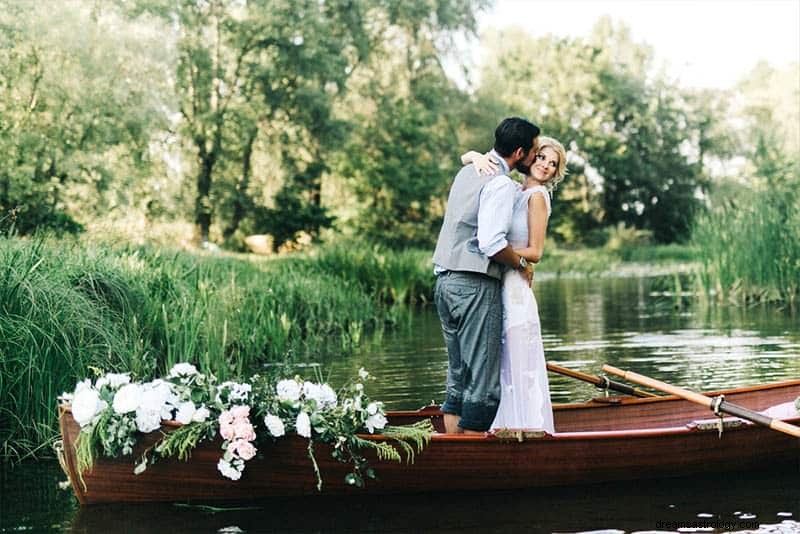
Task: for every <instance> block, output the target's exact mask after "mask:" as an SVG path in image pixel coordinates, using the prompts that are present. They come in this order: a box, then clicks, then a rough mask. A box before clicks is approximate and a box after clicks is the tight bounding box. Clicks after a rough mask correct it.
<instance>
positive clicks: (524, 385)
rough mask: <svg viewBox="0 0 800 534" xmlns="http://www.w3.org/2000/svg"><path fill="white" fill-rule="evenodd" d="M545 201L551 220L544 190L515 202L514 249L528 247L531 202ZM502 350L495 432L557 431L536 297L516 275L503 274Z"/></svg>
mask: <svg viewBox="0 0 800 534" xmlns="http://www.w3.org/2000/svg"><path fill="white" fill-rule="evenodd" d="M533 194H541V195H543V196H544V199H545V202H546V204H547V216H548V217H549V216H550V195H549V194H548V192H547V189H545V188H544V187H543V186H533V187H531V188H529V189H526V190H522V189H521V188H520V190H519V191H518V192H517V195H516V197H515V200H514V211H513V216H512V222H511V231H510V232H509V233H508V236H507V239H508V242H509V243H510V244H511V246H512V247H513V248H525V247H527V246H528V199H529V198H530V197H531V195H533ZM502 298H503V350H502V355H501V359H500V387H501V390H500V406H499V408H498V409H497V415H496V416H495V419H494V422H493V423H492V429H501V428H513V429H541V430H545V431H547V432H549V433H553V432H554V428H553V407H552V405H551V403H550V387H549V385H548V381H547V368H546V366H545V359H544V345H543V344H542V330H541V326H540V324H539V310H538V308H537V306H536V298H535V297H534V295H533V291H532V290H531V288H530V287H528V284H527V282H526V281H525V279H524V278H523V276H522V275H521V274H520V273H519V272H518V271H516V270H509V271H508V272H506V273H505V274H504V275H503V291H502Z"/></svg>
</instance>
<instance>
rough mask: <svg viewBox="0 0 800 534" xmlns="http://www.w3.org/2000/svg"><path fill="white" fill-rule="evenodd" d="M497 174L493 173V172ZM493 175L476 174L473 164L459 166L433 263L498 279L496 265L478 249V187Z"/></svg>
mask: <svg viewBox="0 0 800 534" xmlns="http://www.w3.org/2000/svg"><path fill="white" fill-rule="evenodd" d="M495 176H497V175H495ZM493 178H494V176H486V175H483V176H479V175H478V173H477V171H476V170H475V167H474V166H473V165H467V166H466V167H463V168H462V169H461V170H460V171H459V173H458V174H457V175H456V178H455V180H453V185H452V186H451V187H450V196H449V197H448V198H447V209H446V210H445V212H444V222H443V223H442V230H441V231H440V232H439V240H438V241H437V242H436V250H435V251H434V253H433V263H434V264H436V265H438V266H439V267H442V268H444V269H447V270H448V271H470V272H476V273H483V274H487V275H489V276H491V277H492V278H497V279H499V278H500V277H501V275H502V267H501V266H500V264H498V263H495V262H493V261H491V260H490V259H489V258H488V257H486V256H484V255H483V254H481V251H480V250H479V249H478V237H477V232H478V201H479V199H480V192H481V188H483V186H484V185H486V184H487V183H489V182H490V181H491V180H492V179H493Z"/></svg>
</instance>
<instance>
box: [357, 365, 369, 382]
mask: <svg viewBox="0 0 800 534" xmlns="http://www.w3.org/2000/svg"><path fill="white" fill-rule="evenodd" d="M358 377H359V378H360V379H361V380H366V379H367V377H369V373H368V372H367V371H366V370H365V369H364V368H363V367H362V368H360V369H359V370H358Z"/></svg>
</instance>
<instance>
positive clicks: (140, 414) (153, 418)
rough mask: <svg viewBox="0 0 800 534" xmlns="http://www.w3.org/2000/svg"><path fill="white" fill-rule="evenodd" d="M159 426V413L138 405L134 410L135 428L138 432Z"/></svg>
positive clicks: (152, 429) (156, 428) (148, 430)
mask: <svg viewBox="0 0 800 534" xmlns="http://www.w3.org/2000/svg"><path fill="white" fill-rule="evenodd" d="M159 428H161V413H160V412H158V411H154V410H146V409H143V408H142V407H139V409H138V410H136V429H137V430H138V431H139V432H144V433H145V434H147V433H148V432H152V431H154V430H158V429H159Z"/></svg>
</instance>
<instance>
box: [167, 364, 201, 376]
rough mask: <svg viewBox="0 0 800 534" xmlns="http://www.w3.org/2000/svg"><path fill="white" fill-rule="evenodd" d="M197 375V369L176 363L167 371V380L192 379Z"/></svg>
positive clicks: (189, 365) (190, 365)
mask: <svg viewBox="0 0 800 534" xmlns="http://www.w3.org/2000/svg"><path fill="white" fill-rule="evenodd" d="M196 374H197V367H195V366H194V365H192V364H191V363H185V362H183V363H176V364H175V365H173V366H172V369H170V370H169V378H178V377H192V376H194V375H196Z"/></svg>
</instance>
